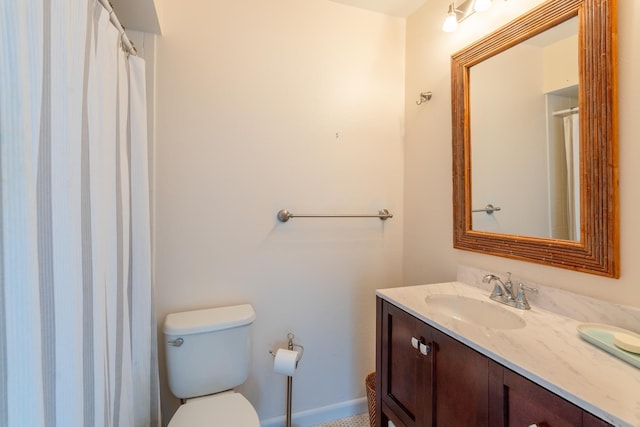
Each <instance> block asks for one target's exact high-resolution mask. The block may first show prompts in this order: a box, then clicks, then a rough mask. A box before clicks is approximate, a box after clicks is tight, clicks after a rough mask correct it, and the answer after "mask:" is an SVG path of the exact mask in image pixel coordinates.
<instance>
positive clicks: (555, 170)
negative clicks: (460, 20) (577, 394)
mask: <svg viewBox="0 0 640 427" xmlns="http://www.w3.org/2000/svg"><path fill="white" fill-rule="evenodd" d="M616 10H617V8H616V0H608V1H601V0H548V1H546V2H544V3H541V4H540V5H539V6H537V7H535V8H534V9H532V10H531V11H529V12H527V13H526V14H524V15H522V16H521V17H519V18H517V19H516V20H514V21H512V22H510V23H508V24H506V25H505V26H503V27H501V28H499V29H497V30H496V31H494V32H493V33H491V34H489V35H488V36H486V37H484V38H482V39H480V40H478V41H477V42H475V43H473V44H471V45H469V46H467V47H466V48H464V49H462V50H460V51H459V52H456V53H454V54H453V55H452V57H451V85H452V87H451V94H452V104H451V108H452V150H453V225H454V229H453V246H454V247H455V248H457V249H464V250H469V251H475V252H480V253H484V254H490V255H497V256H503V257H508V258H513V259H518V260H523V261H530V262H535V263H539V264H544V265H549V266H554V267H561V268H566V269H571V270H575V271H581V272H586V273H592V274H598V275H602V276H607V277H616V278H617V277H619V268H620V267H619V240H620V237H619V221H618V216H619V212H618V157H617V156H618V140H617V138H618V131H617V127H618V122H617V121H618V114H617V44H616V43H617V16H616ZM488 208H489V209H488Z"/></svg>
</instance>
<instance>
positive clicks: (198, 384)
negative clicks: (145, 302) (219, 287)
mask: <svg viewBox="0 0 640 427" xmlns="http://www.w3.org/2000/svg"><path fill="white" fill-rule="evenodd" d="M255 318H256V314H255V311H254V310H253V307H252V306H251V305H249V304H244V305H236V306H231V307H220V308H210V309H206V310H196V311H187V312H183V313H172V314H169V315H168V316H167V317H166V319H165V321H164V328H163V331H164V336H165V338H166V339H165V346H166V355H167V373H168V377H169V388H170V389H171V392H172V393H173V394H174V395H175V396H176V397H179V398H180V399H183V401H184V400H186V402H185V403H184V404H183V405H180V407H179V408H178V410H177V411H176V413H175V415H174V416H173V418H171V420H170V421H169V427H199V426H224V427H260V421H259V420H258V414H257V413H256V410H255V408H254V407H253V406H251V403H249V401H248V400H247V399H246V398H245V397H244V396H243V395H241V394H240V393H236V392H235V391H233V388H234V387H236V386H239V385H240V384H242V383H244V382H245V381H246V380H247V377H248V375H249V365H250V360H251V338H250V334H249V330H250V326H251V324H252V323H253V321H254V320H255Z"/></svg>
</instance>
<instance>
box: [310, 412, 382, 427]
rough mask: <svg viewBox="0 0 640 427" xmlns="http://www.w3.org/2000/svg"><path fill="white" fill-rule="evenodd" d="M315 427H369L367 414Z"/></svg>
mask: <svg viewBox="0 0 640 427" xmlns="http://www.w3.org/2000/svg"><path fill="white" fill-rule="evenodd" d="M315 427H370V426H369V414H368V413H366V412H365V413H364V414H360V415H355V416H353V417H349V418H343V419H341V420H335V421H331V422H328V423H323V424H318V425H316V426H315Z"/></svg>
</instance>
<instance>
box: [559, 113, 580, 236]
mask: <svg viewBox="0 0 640 427" xmlns="http://www.w3.org/2000/svg"><path fill="white" fill-rule="evenodd" d="M563 122H564V147H565V159H566V165H567V228H568V230H569V240H580V166H579V165H580V126H579V123H580V121H579V116H578V113H572V114H570V115H568V116H565V117H564V118H563Z"/></svg>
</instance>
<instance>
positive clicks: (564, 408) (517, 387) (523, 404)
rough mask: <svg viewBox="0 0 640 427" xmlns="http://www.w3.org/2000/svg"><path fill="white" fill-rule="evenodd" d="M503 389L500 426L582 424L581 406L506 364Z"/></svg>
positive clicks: (554, 426)
mask: <svg viewBox="0 0 640 427" xmlns="http://www.w3.org/2000/svg"><path fill="white" fill-rule="evenodd" d="M503 390H504V396H503V400H502V401H503V402H504V406H505V408H504V410H503V414H504V424H502V425H504V427H510V426H511V427H519V426H530V425H532V424H535V425H537V426H539V427H543V426H544V427H576V426H581V425H582V409H580V408H578V407H577V406H575V405H573V404H572V403H570V402H568V401H566V400H564V399H563V398H561V397H560V396H558V395H555V394H553V393H552V392H550V391H549V390H547V389H545V388H543V387H540V386H539V385H537V384H535V383H534V382H532V381H529V380H528V379H526V378H524V377H522V376H520V375H519V374H516V373H515V372H513V371H511V370H509V369H507V368H504V380H503Z"/></svg>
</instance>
